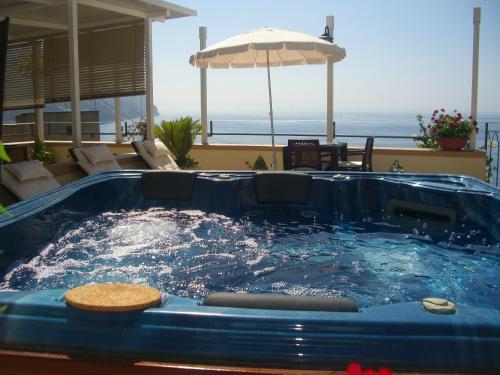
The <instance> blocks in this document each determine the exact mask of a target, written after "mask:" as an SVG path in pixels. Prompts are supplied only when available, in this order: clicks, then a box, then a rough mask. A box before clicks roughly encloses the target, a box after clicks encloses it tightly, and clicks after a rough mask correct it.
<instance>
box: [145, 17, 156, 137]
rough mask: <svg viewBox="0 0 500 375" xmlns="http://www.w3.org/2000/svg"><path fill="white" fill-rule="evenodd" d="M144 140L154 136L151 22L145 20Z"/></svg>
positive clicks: (149, 19) (150, 20)
mask: <svg viewBox="0 0 500 375" xmlns="http://www.w3.org/2000/svg"><path fill="white" fill-rule="evenodd" d="M145 21H146V22H145V23H144V25H145V28H146V30H145V31H146V35H145V39H146V122H147V130H146V139H147V140H153V139H154V138H155V136H154V107H153V105H154V102H153V27H152V26H153V20H152V19H151V18H146V20H145Z"/></svg>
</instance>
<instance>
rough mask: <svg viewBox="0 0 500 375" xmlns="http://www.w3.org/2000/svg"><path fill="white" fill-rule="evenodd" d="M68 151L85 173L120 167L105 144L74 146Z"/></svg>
mask: <svg viewBox="0 0 500 375" xmlns="http://www.w3.org/2000/svg"><path fill="white" fill-rule="evenodd" d="M69 152H70V154H71V156H72V157H73V159H74V160H75V161H76V162H78V164H79V165H80V167H82V169H83V170H84V171H85V172H86V173H87V174H93V173H97V172H102V171H113V170H117V169H122V167H121V166H120V164H118V163H117V162H116V159H115V156H114V155H113V153H112V152H111V151H110V149H109V148H108V146H106V145H98V146H89V147H75V148H72V149H70V150H69Z"/></svg>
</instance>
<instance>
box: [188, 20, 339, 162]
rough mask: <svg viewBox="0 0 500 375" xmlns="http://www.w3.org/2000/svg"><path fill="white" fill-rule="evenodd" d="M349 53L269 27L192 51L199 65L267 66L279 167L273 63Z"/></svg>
mask: <svg viewBox="0 0 500 375" xmlns="http://www.w3.org/2000/svg"><path fill="white" fill-rule="evenodd" d="M344 57H345V49H343V48H341V47H338V46H337V45H335V44H333V43H330V42H328V41H325V40H322V39H320V38H318V37H314V36H311V35H307V34H302V33H298V32H294V31H286V30H279V29H274V28H271V27H266V28H263V29H259V30H255V31H250V32H248V33H246V34H241V35H237V36H234V37H232V38H229V39H227V40H225V41H222V42H219V43H217V44H214V45H213V46H212V47H208V48H205V49H203V50H201V51H199V52H198V53H196V54H195V55H192V56H191V57H190V59H189V62H190V64H191V65H193V66H197V67H198V68H216V69H227V68H253V67H262V68H263V67H267V82H268V88H269V115H270V117H271V135H272V150H273V169H276V150H275V147H274V121H273V100H272V93H271V74H270V69H269V68H270V67H274V66H288V65H304V64H324V63H326V62H327V61H331V62H337V61H340V60H342V59H343V58H344Z"/></svg>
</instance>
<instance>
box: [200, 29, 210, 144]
mask: <svg viewBox="0 0 500 375" xmlns="http://www.w3.org/2000/svg"><path fill="white" fill-rule="evenodd" d="M199 35H200V51H201V50H203V49H205V48H206V46H207V28H206V26H200V28H199ZM200 100H201V108H200V110H201V143H202V144H204V145H208V131H207V124H208V115H207V69H206V68H200Z"/></svg>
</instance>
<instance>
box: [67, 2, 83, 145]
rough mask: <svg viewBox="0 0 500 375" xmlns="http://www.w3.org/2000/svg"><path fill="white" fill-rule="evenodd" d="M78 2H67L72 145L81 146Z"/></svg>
mask: <svg viewBox="0 0 500 375" xmlns="http://www.w3.org/2000/svg"><path fill="white" fill-rule="evenodd" d="M77 8H78V1H77V0H68V44H69V46H68V47H69V48H68V51H69V82H70V93H71V122H72V131H73V145H74V146H75V147H80V146H81V144H82V124H81V114H80V64H79V56H78V14H77V10H78V9H77Z"/></svg>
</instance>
